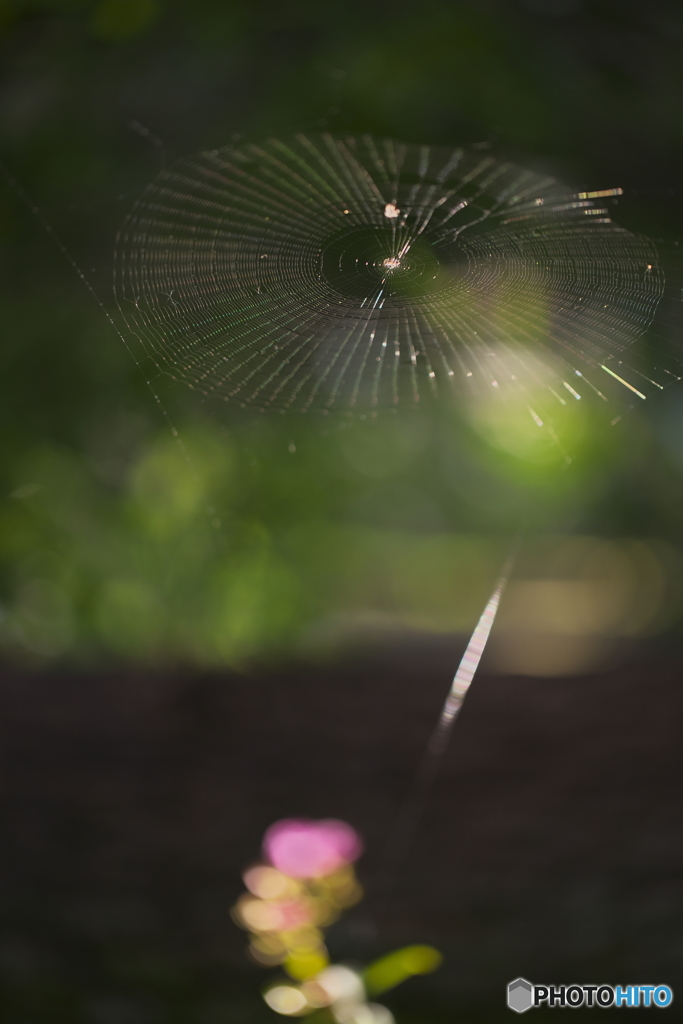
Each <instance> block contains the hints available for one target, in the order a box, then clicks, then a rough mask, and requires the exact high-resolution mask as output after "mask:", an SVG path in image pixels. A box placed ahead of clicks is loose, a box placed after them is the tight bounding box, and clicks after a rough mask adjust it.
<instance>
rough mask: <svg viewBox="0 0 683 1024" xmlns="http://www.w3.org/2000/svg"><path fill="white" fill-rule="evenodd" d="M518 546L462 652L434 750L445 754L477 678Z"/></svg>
mask: <svg viewBox="0 0 683 1024" xmlns="http://www.w3.org/2000/svg"><path fill="white" fill-rule="evenodd" d="M518 547H519V542H518V541H517V542H516V543H515V547H514V551H513V552H511V553H510V555H509V556H508V558H507V559H506V561H505V564H504V566H503V568H502V570H501V573H500V576H499V577H498V580H497V581H496V586H495V588H494V590H493V593H492V594H491V596H490V598H489V599H488V602H487V604H486V607H485V608H484V611H483V612H482V613H481V618H480V619H479V622H478V623H477V625H476V627H475V629H474V632H473V633H472V636H471V638H470V642H469V643H468V645H467V648H466V650H465V653H464V654H463V656H462V660H461V661H460V664H459V665H458V671H457V672H456V673H455V676H454V677H453V683H452V684H451V688H450V691H449V693H448V696H447V697H446V700H445V703H444V706H443V709H442V711H441V715H440V717H439V721H438V724H437V726H436V729H435V730H434V732H433V733H432V736H431V738H430V740H429V744H428V750H429V751H430V752H431V753H432V754H443V752H444V751H445V749H446V747H447V746H448V740H449V737H450V734H451V730H452V729H453V725H454V724H455V719H456V718H457V716H458V714H459V712H460V708H461V707H462V703H463V701H464V699H465V696H466V695H467V691H468V690H469V688H470V685H471V683H472V680H473V679H474V674H475V672H476V671H477V668H478V667H479V662H480V661H481V656H482V654H483V653H484V649H485V647H486V644H487V642H488V638H489V636H490V633H491V630H492V628H493V623H494V622H495V619H496V615H497V614H498V606H499V604H500V599H501V597H502V596H503V591H504V590H505V587H506V586H507V582H508V580H509V578H510V573H511V572H512V568H513V565H514V561H515V558H516V555H517V548H518Z"/></svg>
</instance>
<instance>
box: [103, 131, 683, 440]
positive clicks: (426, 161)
mask: <svg viewBox="0 0 683 1024" xmlns="http://www.w3.org/2000/svg"><path fill="white" fill-rule="evenodd" d="M619 194H621V189H620V188H611V189H602V190H598V191H592V192H591V191H584V192H574V191H572V189H571V188H569V187H567V186H565V185H563V184H561V183H560V182H558V181H557V180H555V179H554V178H551V177H548V176H544V175H541V174H538V173H536V172H533V171H529V170H525V169H523V168H521V167H519V166H517V165H515V164H513V163H511V162H508V161H502V160H497V159H495V158H494V157H492V156H491V155H482V153H481V152H479V151H476V150H472V151H469V152H468V151H466V150H463V149H456V150H448V149H443V148H438V147H431V146H415V145H405V144H401V143H398V142H394V141H391V140H386V139H374V138H372V137H371V136H367V135H364V136H345V137H343V138H342V137H333V136H331V135H321V136H307V135H298V136H296V137H295V138H292V139H288V140H284V141H281V140H276V139H274V140H269V141H267V142H265V143H263V144H261V145H242V146H237V147H226V148H225V149H221V150H212V151H211V152H206V153H201V154H199V155H197V156H195V157H191V158H189V159H186V160H183V161H181V162H179V163H178V164H176V165H175V166H174V167H172V168H170V169H168V170H165V171H163V172H162V173H161V174H160V175H159V176H158V177H157V179H156V180H155V181H154V182H152V184H151V185H150V186H149V187H148V188H147V190H146V191H145V193H144V194H143V196H142V198H141V199H140V200H139V201H138V203H137V204H136V206H135V208H134V209H133V211H132V213H131V214H130V216H129V217H128V219H127V220H126V222H125V224H124V225H123V228H122V229H121V232H120V235H119V240H118V245H117V253H116V294H117V300H118V303H119V307H120V309H121V312H122V314H123V316H124V319H125V320H126V322H127V325H128V327H129V329H130V330H131V331H132V332H134V333H135V334H136V335H138V336H139V337H140V338H141V340H142V342H143V344H144V345H145V347H146V350H147V352H148V354H149V355H150V356H151V358H152V359H153V361H154V362H155V363H156V364H157V365H158V367H159V369H160V370H161V371H162V372H164V373H166V374H168V375H169V376H171V377H172V378H174V379H177V380H179V381H182V382H184V383H185V384H187V385H190V386H191V387H193V388H195V389H197V390H199V391H201V392H203V393H204V394H206V395H210V396H214V397H216V398H220V399H223V400H226V401H231V402H234V403H237V404H238V405H241V406H243V407H247V406H251V407H253V408H255V409H258V410H264V411H265V410H267V409H274V410H278V411H280V412H286V411H296V412H308V411H316V410H317V411H321V412H324V413H329V412H333V411H342V412H358V413H366V412H368V411H369V410H373V411H380V410H382V409H393V410H404V409H406V408H415V407H420V406H421V405H422V406H423V405H424V404H425V403H432V402H434V401H435V400H436V401H438V402H440V403H442V402H444V401H449V400H455V401H457V402H459V403H463V402H467V401H470V400H472V401H477V400H479V401H480V400H482V398H485V399H486V400H487V401H488V400H489V398H487V396H492V395H495V396H496V399H495V400H496V401H498V402H508V403H512V404H513V405H514V406H515V407H516V408H518V409H521V410H524V415H527V416H529V418H530V420H529V421H530V422H533V423H534V424H535V425H536V426H539V427H540V426H542V427H544V428H549V427H550V425H551V424H552V421H553V416H554V415H555V414H556V413H557V412H558V411H560V410H561V409H562V408H563V407H564V408H567V403H568V401H569V402H570V403H571V402H572V401H575V402H581V403H582V404H583V405H585V404H586V403H597V404H598V405H599V404H600V403H605V402H609V403H617V404H622V405H623V404H624V403H625V404H626V405H628V404H633V403H634V402H637V401H639V400H642V399H644V398H646V397H647V396H648V395H649V394H652V393H653V392H657V391H659V390H661V388H663V387H664V386H665V385H666V384H667V383H670V382H671V381H672V380H674V379H677V377H678V374H676V373H672V372H671V371H667V370H666V369H664V368H662V367H661V366H659V367H658V366H655V365H652V362H651V360H650V359H648V358H644V359H643V358H641V357H640V356H638V347H639V340H640V339H642V337H643V335H644V333H645V332H646V330H647V328H648V326H649V324H650V323H651V321H652V320H653V317H654V315H655V312H656V310H657V306H658V304H659V302H660V300H661V297H662V294H663V290H664V274H663V271H662V269H661V267H660V264H659V261H658V256H657V251H656V248H655V246H654V244H653V243H652V242H651V241H649V240H648V239H646V238H644V237H642V236H639V235H635V234H632V233H630V232H629V231H626V230H624V229H623V228H621V227H620V226H618V225H616V224H614V223H613V222H612V220H611V218H610V215H609V211H608V209H607V208H606V207H605V206H604V205H603V204H604V201H605V200H608V201H609V200H610V198H611V197H614V196H617V195H619ZM612 418H614V417H613V416H612Z"/></svg>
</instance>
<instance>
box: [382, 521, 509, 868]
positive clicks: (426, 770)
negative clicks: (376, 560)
mask: <svg viewBox="0 0 683 1024" xmlns="http://www.w3.org/2000/svg"><path fill="white" fill-rule="evenodd" d="M520 543H521V536H517V537H516V538H515V540H514V541H513V543H512V546H511V548H510V551H509V554H508V556H507V558H506V559H505V562H504V564H503V567H502V569H501V571H500V575H499V576H498V579H497V580H496V585H495V587H494V589H493V592H492V594H491V596H490V598H489V599H488V601H487V603H486V607H485V608H484V611H483V612H482V614H481V617H480V619H479V621H478V623H477V625H476V626H475V629H474V632H473V633H472V636H471V638H470V642H469V643H468V645H467V648H466V650H465V653H464V654H463V656H462V659H461V661H460V664H459V665H458V669H457V672H456V673H455V676H454V677H453V682H452V683H451V688H450V690H449V692H448V696H447V697H446V700H445V702H444V705H443V708H442V709H441V714H440V715H439V720H438V722H437V725H436V728H435V729H434V731H433V733H432V735H431V736H430V738H429V741H428V743H427V749H426V752H425V756H424V758H423V759H422V762H421V764H420V766H419V768H418V770H417V772H416V773H415V777H414V779H413V782H412V785H411V786H410V789H409V791H408V795H407V796H406V799H405V801H404V803H403V805H402V807H401V809H400V811H399V813H398V815H397V816H396V820H395V822H394V825H393V828H392V829H391V832H390V835H389V841H388V843H387V846H386V854H385V856H386V861H387V863H388V870H387V872H386V875H385V883H386V886H387V887H388V888H391V887H392V886H393V885H394V884H395V882H396V880H397V878H398V874H399V869H400V867H401V864H402V863H403V861H404V860H405V858H406V856H407V854H408V851H409V849H410V846H411V844H412V841H413V838H414V836H415V832H416V831H417V827H418V825H419V823H420V818H421V817H422V812H423V810H424V807H425V804H426V802H427V799H428V797H429V793H430V791H431V788H432V785H433V783H434V780H435V778H436V776H437V774H438V771H439V767H440V764H441V760H442V758H443V755H444V754H445V752H446V748H447V747H448V741H449V739H450V736H451V732H452V730H453V726H454V725H455V720H456V718H457V716H458V714H459V712H460V708H461V707H462V704H463V701H464V699H465V697H466V695H467V691H468V690H469V688H470V685H471V683H472V680H473V678H474V675H475V673H476V671H477V668H478V667H479V662H480V661H481V658H482V655H483V653H484V650H485V648H486V644H487V641H488V638H489V636H490V634H491V630H492V628H493V623H494V622H495V619H496V615H497V613H498V607H499V605H500V601H501V598H502V596H503V593H504V591H505V588H506V586H507V583H508V580H509V579H510V576H511V574H512V570H513V568H514V564H515V561H516V559H517V552H518V551H519V545H520Z"/></svg>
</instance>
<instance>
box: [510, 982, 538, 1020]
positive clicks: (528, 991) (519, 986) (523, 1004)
mask: <svg viewBox="0 0 683 1024" xmlns="http://www.w3.org/2000/svg"><path fill="white" fill-rule="evenodd" d="M533 1005H534V998H533V986H532V984H531V982H530V981H527V980H526V978H515V980H514V981H511V982H510V984H509V985H508V1006H509V1007H510V1009H511V1010H514V1011H515V1013H524V1012H525V1011H526V1010H530V1009H531V1007H532V1006H533Z"/></svg>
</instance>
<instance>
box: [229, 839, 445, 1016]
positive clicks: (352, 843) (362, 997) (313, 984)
mask: <svg viewBox="0 0 683 1024" xmlns="http://www.w3.org/2000/svg"><path fill="white" fill-rule="evenodd" d="M362 849H363V846H362V842H361V840H360V837H359V836H358V834H357V832H356V831H355V830H354V829H353V828H351V826H350V825H348V824H346V822H343V821H337V820H333V819H329V820H324V821H308V820H305V819H285V820H282V821H278V822H276V823H275V824H274V825H272V826H271V827H270V828H269V829H268V830H267V832H266V834H265V837H264V843H263V854H264V862H263V863H259V864H255V865H252V866H251V867H250V868H248V869H247V871H245V873H244V876H243V878H244V883H245V885H246V887H247V889H248V892H247V893H245V894H244V895H243V896H242V897H241V898H240V899H239V900H238V902H237V904H236V905H235V908H234V918H235V920H236V922H237V923H238V924H239V925H240V927H242V928H245V929H246V930H247V931H248V932H249V933H250V942H249V954H250V956H251V957H252V959H254V960H255V961H256V962H257V963H259V964H262V965H263V966H266V967H270V966H277V965H281V966H282V967H283V968H284V970H285V972H286V974H287V975H288V977H287V978H279V979H276V980H275V981H274V982H272V983H270V984H268V985H267V987H266V989H265V991H264V993H263V998H264V1000H265V1001H266V1003H267V1004H268V1006H270V1008H271V1009H272V1010H275V1011H276V1013H280V1014H284V1015H286V1016H290V1017H301V1016H306V1015H307V1014H309V1013H312V1012H313V1011H316V1010H323V1009H327V1011H328V1012H329V1014H331V1018H330V1019H331V1020H333V1021H336V1022H337V1024H393V1016H392V1014H391V1012H390V1010H388V1009H387V1008H386V1007H385V1006H382V1005H380V1004H379V1003H373V1002H369V1001H368V996H371V995H375V994H378V993H379V992H382V991H386V990H387V989H389V988H393V987H394V986H395V985H397V984H398V983H399V982H401V981H403V980H404V979H405V978H408V977H410V976H411V975H414V974H425V973H428V972H429V971H433V970H435V969H436V968H437V967H438V966H439V964H440V963H441V954H440V953H439V952H438V951H437V950H435V949H433V948H432V947H430V946H409V947H407V948H405V949H402V950H398V951H397V952H396V953H391V954H389V956H386V957H383V958H382V959H381V960H378V961H376V962H375V963H374V964H371V965H370V966H369V967H368V968H366V969H365V970H363V971H359V970H357V969H355V968H353V967H350V966H347V965H345V964H331V963H330V958H329V954H328V951H327V948H326V946H325V942H324V935H323V930H324V929H325V928H326V927H327V926H329V925H330V924H332V923H333V922H334V921H336V920H337V918H338V917H339V915H340V914H341V913H342V911H343V910H344V909H346V908H347V907H350V906H352V905H353V904H354V903H356V902H358V900H359V899H360V898H361V896H362V890H361V887H360V885H359V884H358V882H357V880H356V876H355V872H354V869H353V863H354V861H355V860H357V858H358V857H359V856H360V854H361V852H362Z"/></svg>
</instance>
